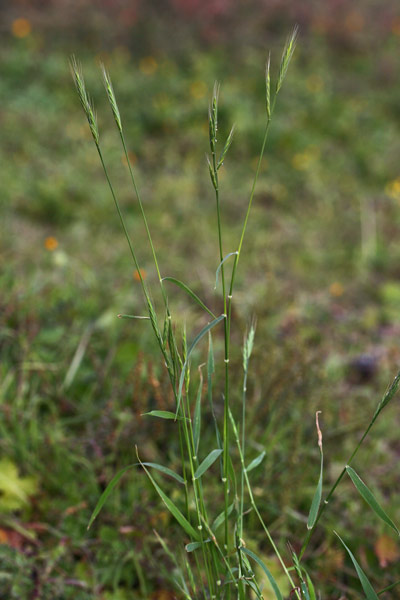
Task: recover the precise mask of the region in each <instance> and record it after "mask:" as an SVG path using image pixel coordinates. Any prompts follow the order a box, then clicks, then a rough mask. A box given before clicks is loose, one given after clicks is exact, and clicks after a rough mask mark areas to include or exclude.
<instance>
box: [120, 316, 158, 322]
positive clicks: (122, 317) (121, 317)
mask: <svg viewBox="0 0 400 600" xmlns="http://www.w3.org/2000/svg"><path fill="white" fill-rule="evenodd" d="M117 317H118V319H144V320H147V321H150V317H142V316H141V315H117Z"/></svg>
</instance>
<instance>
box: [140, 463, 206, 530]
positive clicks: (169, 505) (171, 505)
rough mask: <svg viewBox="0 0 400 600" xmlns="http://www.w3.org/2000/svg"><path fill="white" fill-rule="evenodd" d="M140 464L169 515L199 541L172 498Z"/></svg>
mask: <svg viewBox="0 0 400 600" xmlns="http://www.w3.org/2000/svg"><path fill="white" fill-rule="evenodd" d="M139 462H140V461H139ZM141 465H142V466H143V468H144V470H145V471H146V473H147V476H148V478H149V479H150V481H151V483H152V484H153V487H154V489H155V490H156V492H157V494H158V495H159V496H160V498H161V500H162V501H163V502H164V504H165V506H166V507H167V508H168V510H169V512H170V513H171V515H172V516H173V517H174V518H175V519H176V520H177V521H178V523H179V525H180V526H181V527H182V529H183V530H184V531H185V532H186V533H187V534H188V535H189V536H190V537H191V538H193V539H194V540H196V541H199V537H200V535H199V533H198V532H197V531H196V530H195V529H194V528H193V527H192V525H191V524H190V523H189V521H188V520H187V519H186V517H185V516H184V515H183V514H182V513H181V511H180V510H179V508H178V507H177V506H176V505H175V504H174V503H173V502H172V500H170V498H168V496H167V495H166V494H165V493H164V492H163V490H162V489H161V488H160V486H159V485H158V483H157V482H156V481H155V479H154V478H153V477H152V476H151V474H150V473H149V471H148V470H147V469H146V467H145V466H144V465H143V463H141Z"/></svg>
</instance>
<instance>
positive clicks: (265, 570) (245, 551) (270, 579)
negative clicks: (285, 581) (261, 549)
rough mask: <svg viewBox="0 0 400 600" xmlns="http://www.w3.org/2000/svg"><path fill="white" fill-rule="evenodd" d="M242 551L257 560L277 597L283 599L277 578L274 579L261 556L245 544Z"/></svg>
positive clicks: (279, 599)
mask: <svg viewBox="0 0 400 600" xmlns="http://www.w3.org/2000/svg"><path fill="white" fill-rule="evenodd" d="M240 551H241V552H244V553H245V554H247V556H250V558H252V559H253V560H255V561H256V563H257V564H258V565H259V566H260V567H261V568H262V570H263V571H264V573H265V574H266V576H267V577H268V580H269V582H270V584H271V587H272V589H273V590H274V593H275V596H276V599H277V600H283V597H282V594H281V592H280V589H279V587H278V584H277V583H276V581H275V579H274V577H273V575H272V573H271V571H270V570H269V569H268V567H267V566H266V565H265V564H264V562H263V561H262V560H261V558H259V557H258V556H257V555H256V554H254V552H252V551H251V550H249V549H248V548H244V547H243V546H242V547H241V548H240Z"/></svg>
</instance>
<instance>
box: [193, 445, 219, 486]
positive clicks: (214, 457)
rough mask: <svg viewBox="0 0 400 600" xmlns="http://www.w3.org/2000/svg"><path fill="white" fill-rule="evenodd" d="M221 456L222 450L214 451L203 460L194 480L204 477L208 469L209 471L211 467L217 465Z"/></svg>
mask: <svg viewBox="0 0 400 600" xmlns="http://www.w3.org/2000/svg"><path fill="white" fill-rule="evenodd" d="M221 454H222V450H221V449H219V448H218V449H217V450H212V451H211V452H210V454H209V455H208V456H207V457H206V458H205V459H204V460H203V462H202V463H201V465H199V467H198V468H197V469H196V472H195V474H194V478H195V479H200V477H201V476H202V475H204V473H205V472H206V471H207V469H209V468H210V467H211V465H213V464H214V463H215V461H216V460H217V458H218V457H219V456H221Z"/></svg>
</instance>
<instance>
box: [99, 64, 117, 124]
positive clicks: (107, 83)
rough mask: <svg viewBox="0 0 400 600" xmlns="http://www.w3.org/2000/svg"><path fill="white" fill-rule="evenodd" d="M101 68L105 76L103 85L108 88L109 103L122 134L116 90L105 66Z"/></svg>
mask: <svg viewBox="0 0 400 600" xmlns="http://www.w3.org/2000/svg"><path fill="white" fill-rule="evenodd" d="M100 66H101V72H102V74H103V83H104V87H105V88H106V92H107V97H108V101H109V103H110V106H111V110H112V113H113V115H114V119H115V122H116V124H117V127H118V129H119V131H120V132H121V133H122V122H121V115H120V113H119V109H118V104H117V100H116V98H115V94H114V88H113V86H112V82H111V78H110V75H109V73H108V72H107V70H106V68H105V66H104V64H103V63H102V64H101V65H100Z"/></svg>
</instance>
